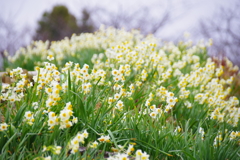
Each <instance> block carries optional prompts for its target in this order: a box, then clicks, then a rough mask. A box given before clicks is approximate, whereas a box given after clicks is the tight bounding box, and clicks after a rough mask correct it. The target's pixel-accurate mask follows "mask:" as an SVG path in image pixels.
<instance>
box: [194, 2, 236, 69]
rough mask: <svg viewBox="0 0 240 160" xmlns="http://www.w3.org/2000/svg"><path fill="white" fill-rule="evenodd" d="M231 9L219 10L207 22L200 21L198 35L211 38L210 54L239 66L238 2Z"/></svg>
mask: <svg viewBox="0 0 240 160" xmlns="http://www.w3.org/2000/svg"><path fill="white" fill-rule="evenodd" d="M234 6H235V7H233V8H221V9H219V11H218V13H217V14H216V15H215V16H214V17H213V18H212V19H208V20H205V19H204V20H202V21H201V22H200V25H199V28H198V30H199V34H200V35H201V36H203V37H204V38H208V39H209V38H212V39H213V46H212V47H211V48H210V54H211V55H212V56H216V57H228V58H229V59H230V60H231V61H232V62H233V63H235V64H237V65H238V66H240V10H239V8H240V1H235V5H234Z"/></svg>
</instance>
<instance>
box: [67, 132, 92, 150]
mask: <svg viewBox="0 0 240 160" xmlns="http://www.w3.org/2000/svg"><path fill="white" fill-rule="evenodd" d="M86 138H88V132H87V130H84V131H83V133H80V132H79V133H77V135H76V136H75V137H74V138H73V139H72V140H71V141H70V143H69V145H68V148H69V149H70V150H71V154H75V153H76V152H78V151H79V147H80V145H79V143H82V144H84V143H85V141H84V140H85V139H86Z"/></svg>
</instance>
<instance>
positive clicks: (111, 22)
mask: <svg viewBox="0 0 240 160" xmlns="http://www.w3.org/2000/svg"><path fill="white" fill-rule="evenodd" d="M92 15H93V17H95V18H94V22H95V23H97V24H104V25H106V26H113V27H115V28H119V29H120V28H124V29H126V30H131V29H139V30H140V31H141V33H143V34H156V33H157V32H158V31H159V30H161V29H162V28H163V27H164V26H165V25H166V24H167V23H169V21H170V20H171V16H170V11H169V10H164V9H163V8H159V14H158V15H157V16H156V15H155V16H154V15H152V14H151V8H150V7H141V8H139V9H134V10H133V9H132V10H128V9H124V8H121V7H119V8H118V10H117V11H113V12H111V11H108V10H106V9H103V8H95V10H94V12H92Z"/></svg>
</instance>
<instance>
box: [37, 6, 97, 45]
mask: <svg viewBox="0 0 240 160" xmlns="http://www.w3.org/2000/svg"><path fill="white" fill-rule="evenodd" d="M82 13H83V18H82V19H81V22H80V23H81V24H80V25H78V23H77V19H76V17H75V16H74V15H72V14H71V13H70V12H69V11H68V9H67V8H66V7H65V6H63V5H57V6H55V7H54V8H53V10H52V11H51V12H45V13H44V14H43V16H42V18H41V20H40V21H39V22H38V29H37V30H36V34H35V35H34V38H33V39H34V40H43V41H46V40H50V41H56V40H61V39H63V38H65V37H71V35H72V34H73V33H81V32H93V31H94V25H93V23H91V22H90V13H89V12H88V11H87V10H86V9H84V10H83V11H82Z"/></svg>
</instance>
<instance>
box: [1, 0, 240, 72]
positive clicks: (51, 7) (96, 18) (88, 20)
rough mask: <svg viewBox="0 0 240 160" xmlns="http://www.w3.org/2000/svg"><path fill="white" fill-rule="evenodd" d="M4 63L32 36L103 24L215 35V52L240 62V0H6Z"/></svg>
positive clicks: (167, 37) (52, 36)
mask: <svg viewBox="0 0 240 160" xmlns="http://www.w3.org/2000/svg"><path fill="white" fill-rule="evenodd" d="M0 8H1V9H0V68H1V60H2V59H3V57H4V56H5V55H4V51H5V50H7V51H8V52H9V54H10V55H13V54H14V53H15V52H16V50H17V49H19V48H20V47H24V46H27V45H29V44H30V42H31V41H32V40H43V41H46V40H51V41H56V40H61V39H63V38H64V37H66V36H67V37H70V36H71V35H72V34H73V33H77V34H80V33H85V32H94V31H96V30H98V28H99V27H100V25H101V24H104V25H105V26H113V27H115V28H125V29H126V30H131V29H139V30H140V31H141V33H143V34H145V35H147V34H154V35H155V36H156V37H158V38H160V39H162V40H164V41H173V42H175V43H176V42H178V41H179V40H180V39H184V37H183V35H185V38H186V37H188V38H189V39H191V40H192V41H193V42H197V41H199V40H201V39H204V40H208V39H209V38H212V39H213V46H212V47H211V48H210V49H209V54H210V55H211V56H218V57H224V56H227V57H228V58H229V59H230V60H232V61H233V63H234V64H237V65H238V66H240V1H239V0H194V1H193V0H148V1H144V0H115V1H112V0H101V1H98V0H67V1H66V0H41V1H33V0H0Z"/></svg>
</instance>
